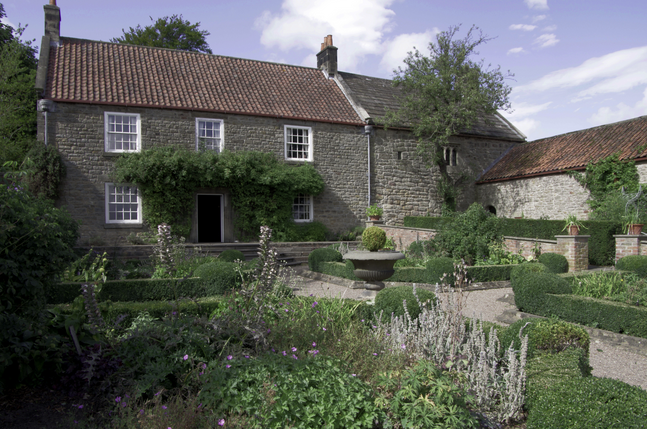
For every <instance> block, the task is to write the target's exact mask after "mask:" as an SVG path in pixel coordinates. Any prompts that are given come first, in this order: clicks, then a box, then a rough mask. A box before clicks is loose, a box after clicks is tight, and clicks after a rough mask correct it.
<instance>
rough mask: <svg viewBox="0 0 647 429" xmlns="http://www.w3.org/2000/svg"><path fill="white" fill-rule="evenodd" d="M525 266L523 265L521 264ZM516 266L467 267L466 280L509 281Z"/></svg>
mask: <svg viewBox="0 0 647 429" xmlns="http://www.w3.org/2000/svg"><path fill="white" fill-rule="evenodd" d="M522 265H525V264H522ZM517 266H518V265H478V266H473V267H467V278H469V279H470V280H471V281H472V282H476V283H478V282H496V281H501V280H510V273H511V272H512V269H513V268H514V267H517Z"/></svg>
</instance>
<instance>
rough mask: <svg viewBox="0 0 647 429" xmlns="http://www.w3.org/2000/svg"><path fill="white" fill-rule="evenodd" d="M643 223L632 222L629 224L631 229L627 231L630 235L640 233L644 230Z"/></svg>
mask: <svg viewBox="0 0 647 429" xmlns="http://www.w3.org/2000/svg"><path fill="white" fill-rule="evenodd" d="M643 225H644V224H642V223H632V224H630V225H629V231H628V232H627V234H628V235H640V233H641V232H642V230H643Z"/></svg>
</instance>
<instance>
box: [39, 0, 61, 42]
mask: <svg viewBox="0 0 647 429" xmlns="http://www.w3.org/2000/svg"><path fill="white" fill-rule="evenodd" d="M43 9H45V36H48V37H49V40H50V42H53V43H55V44H57V43H58V42H59V41H60V39H61V9H59V7H58V6H56V0H49V4H46V5H45V6H43Z"/></svg>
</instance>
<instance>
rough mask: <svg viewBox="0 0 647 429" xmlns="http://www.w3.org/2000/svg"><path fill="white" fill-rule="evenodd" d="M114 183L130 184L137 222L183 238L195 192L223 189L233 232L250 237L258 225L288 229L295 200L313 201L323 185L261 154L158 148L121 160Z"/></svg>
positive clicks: (308, 168)
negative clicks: (136, 193)
mask: <svg viewBox="0 0 647 429" xmlns="http://www.w3.org/2000/svg"><path fill="white" fill-rule="evenodd" d="M114 176H115V177H114V181H115V182H116V183H132V184H136V185H137V186H138V188H139V189H140V192H141V195H142V201H143V204H142V209H143V216H144V219H145V220H146V222H148V223H149V224H150V225H158V224H160V223H163V222H166V223H168V224H170V225H171V226H172V230H173V232H174V233H177V234H180V235H184V236H188V234H189V232H190V229H191V214H192V213H193V210H194V208H195V203H194V192H195V190H196V189H197V188H227V189H229V191H230V192H231V200H232V206H233V209H234V210H235V211H236V218H235V226H236V228H237V229H238V230H239V231H241V232H242V233H243V234H245V235H247V236H254V235H255V234H257V233H258V231H259V228H260V226H261V225H269V226H270V227H272V228H273V229H277V230H278V231H282V230H286V229H289V228H290V226H291V225H292V224H293V221H292V202H293V200H294V197H295V196H296V195H297V194H308V195H318V194H320V193H321V192H322V191H323V188H324V182H323V179H322V178H321V176H320V175H319V173H318V172H317V171H316V170H315V169H314V167H313V166H312V165H310V164H302V165H298V166H293V165H287V164H285V163H284V162H282V161H279V160H278V159H277V158H276V156H275V155H273V154H268V153H262V152H228V151H224V152H222V153H220V154H218V153H215V152H211V151H203V152H195V151H191V150H188V149H184V148H178V147H160V148H153V149H149V150H145V151H143V152H140V153H129V154H124V155H123V156H121V157H120V158H119V159H118V160H117V163H116V170H115V174H114Z"/></svg>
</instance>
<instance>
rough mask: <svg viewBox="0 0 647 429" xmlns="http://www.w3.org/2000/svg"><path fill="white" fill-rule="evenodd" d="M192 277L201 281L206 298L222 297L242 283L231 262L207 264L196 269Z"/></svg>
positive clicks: (234, 265)
mask: <svg viewBox="0 0 647 429" xmlns="http://www.w3.org/2000/svg"><path fill="white" fill-rule="evenodd" d="M194 275H195V276H196V277H199V278H200V279H202V281H203V285H204V287H205V288H206V294H207V296H212V295H224V294H225V293H227V292H229V291H231V290H233V289H234V288H236V287H238V286H240V284H241V283H242V279H241V277H240V274H238V273H237V272H236V264H235V263H233V262H209V263H207V264H203V265H200V266H199V267H198V268H196V270H195V273H194Z"/></svg>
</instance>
